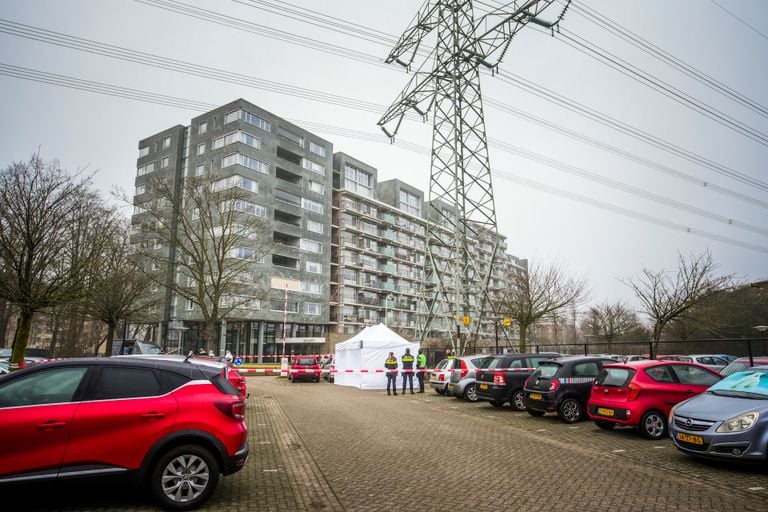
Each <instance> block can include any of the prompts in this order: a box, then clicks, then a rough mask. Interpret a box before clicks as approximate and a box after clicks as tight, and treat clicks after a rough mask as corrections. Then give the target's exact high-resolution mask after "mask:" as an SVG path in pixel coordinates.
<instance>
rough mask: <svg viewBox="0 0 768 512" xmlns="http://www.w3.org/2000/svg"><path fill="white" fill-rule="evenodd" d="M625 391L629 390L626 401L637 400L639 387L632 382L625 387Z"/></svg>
mask: <svg viewBox="0 0 768 512" xmlns="http://www.w3.org/2000/svg"><path fill="white" fill-rule="evenodd" d="M627 389H629V398H628V400H637V395H639V394H640V386H638V385H637V384H635V383H634V382H630V383H629V385H628V386H627Z"/></svg>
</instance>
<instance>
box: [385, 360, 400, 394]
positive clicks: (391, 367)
mask: <svg viewBox="0 0 768 512" xmlns="http://www.w3.org/2000/svg"><path fill="white" fill-rule="evenodd" d="M384 368H386V369H387V394H388V395H389V386H390V385H391V386H392V392H393V393H394V394H395V396H397V359H396V358H395V353H394V352H390V353H389V357H387V359H386V360H384Z"/></svg>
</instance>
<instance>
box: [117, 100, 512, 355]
mask: <svg viewBox="0 0 768 512" xmlns="http://www.w3.org/2000/svg"><path fill="white" fill-rule="evenodd" d="M200 177H206V178H209V179H208V181H207V183H210V185H209V186H210V187H211V189H212V190H213V191H223V190H227V189H229V188H232V187H236V188H237V189H238V190H239V191H241V192H243V193H244V194H245V195H244V196H242V197H241V199H239V200H238V201H234V202H233V204H232V206H231V207H232V208H234V209H236V210H237V212H238V215H242V216H247V217H249V218H258V219H259V220H260V223H261V226H262V227H261V228H260V229H259V230H258V231H257V232H254V233H253V236H252V238H253V239H254V240H255V242H259V243H262V244H263V243H264V242H268V244H269V245H270V249H269V251H267V252H265V253H264V254H257V252H256V251H255V250H254V248H253V247H249V246H247V244H245V245H244V246H242V247H239V246H238V247H233V248H232V250H231V254H230V256H231V258H232V259H231V261H233V262H234V261H237V262H238V265H241V266H242V262H243V260H246V261H247V265H246V266H243V267H242V268H243V271H242V272H240V273H239V274H238V276H239V279H238V284H239V286H238V289H237V291H236V292H233V293H232V294H231V295H228V296H226V297H223V298H222V300H221V303H222V304H224V305H225V306H227V305H229V306H232V305H233V304H235V305H236V307H235V308H234V309H232V310H231V311H230V312H228V313H227V315H226V316H225V317H224V319H223V320H222V321H221V322H220V323H219V325H217V333H216V335H215V339H216V341H215V343H214V344H213V345H214V346H213V347H212V348H213V350H214V351H216V352H218V353H220V352H223V351H224V350H225V349H229V350H231V351H232V352H233V353H237V354H242V355H245V356H251V357H262V358H264V359H263V360H267V361H269V360H270V359H269V357H268V356H274V355H278V354H282V353H283V345H285V352H286V353H295V354H300V353H317V352H320V351H322V349H323V348H326V349H327V348H329V345H328V344H326V343H327V342H328V341H329V340H331V341H338V340H343V339H346V338H347V337H349V336H350V335H352V334H354V333H357V332H358V331H359V330H361V329H362V328H363V327H365V326H366V325H370V324H375V323H380V322H381V323H384V324H386V325H388V326H389V327H391V328H393V329H395V330H397V331H398V332H399V333H400V334H401V335H403V336H405V337H408V338H411V339H418V338H420V337H421V336H422V333H424V332H425V331H426V335H427V337H428V338H432V339H434V340H438V343H442V344H443V346H444V345H446V344H447V343H448V339H449V337H450V334H451V333H453V332H455V328H456V324H457V321H458V320H457V317H456V314H455V312H454V309H456V307H455V304H453V302H455V301H454V298H452V297H451V300H450V301H449V302H445V301H442V302H440V303H438V304H435V305H434V307H433V313H434V314H433V316H432V319H431V321H430V323H429V325H427V318H428V313H429V310H428V307H429V306H430V304H428V303H427V302H426V301H425V300H424V297H425V296H426V297H429V294H428V293H426V294H425V292H426V291H428V290H429V289H430V287H432V286H433V285H434V284H435V276H434V275H432V274H431V273H430V271H429V265H430V261H429V258H428V250H429V249H428V246H429V244H428V240H427V236H428V232H427V216H428V215H430V212H435V211H438V208H439V209H445V208H450V206H448V205H430V204H429V203H428V202H426V201H425V197H424V196H425V193H424V191H422V190H420V189H419V188H416V187H414V186H413V185H410V184H408V183H405V182H403V181H401V180H398V179H390V180H385V181H381V182H380V181H379V180H378V171H377V169H376V168H375V167H373V166H371V165H370V164H367V163H365V162H363V161H360V160H358V159H356V158H354V157H352V156H350V155H347V154H345V153H340V152H339V153H335V154H334V153H333V144H332V143H331V142H330V141H327V140H325V139H323V138H322V137H319V136H317V135H315V134H313V133H311V132H309V131H307V130H304V129H303V128H301V127H299V126H296V125H295V124H293V123H290V122H288V121H286V120H284V119H281V118H280V117H278V116H276V115H274V114H272V113H270V112H267V111H265V110H263V109H261V108H259V107H258V106H256V105H254V104H252V103H249V102H247V101H245V100H243V99H238V100H236V101H233V102H231V103H228V104H227V105H224V106H222V107H219V108H217V109H214V110H212V111H210V112H206V113H205V114H202V115H199V116H197V117H194V118H192V119H191V120H190V121H189V123H188V124H186V125H176V126H173V127H171V128H168V129H166V130H163V131H161V132H159V133H157V134H155V135H152V136H150V137H147V138H145V139H143V140H141V141H140V142H139V158H138V160H137V175H136V180H135V184H136V191H135V196H134V205H135V211H134V215H133V218H132V238H131V241H132V243H134V244H138V245H139V246H141V247H143V248H144V250H146V249H147V247H149V248H151V249H152V250H153V251H156V252H157V253H158V254H161V255H166V256H167V260H168V261H167V263H166V266H165V267H164V268H155V269H154V270H155V271H157V272H159V273H161V274H162V275H163V276H164V281H163V282H165V283H167V284H166V285H165V286H157V287H156V289H155V291H154V294H155V297H156V298H158V299H159V303H160V304H162V306H160V307H157V308H156V309H155V311H154V314H153V317H152V318H151V319H149V320H150V321H151V322H153V323H155V324H156V325H157V328H156V330H155V331H156V332H155V339H156V341H158V342H163V343H164V344H165V345H166V347H169V348H172V349H173V348H178V349H179V350H181V351H186V350H190V349H196V348H198V346H200V336H199V334H200V328H201V327H200V326H201V324H202V321H203V315H202V313H201V310H200V307H199V305H198V304H196V303H194V301H190V300H187V299H185V298H183V297H182V296H181V295H180V294H179V293H177V291H174V285H175V286H176V287H178V284H179V283H181V282H184V280H185V279H186V280H189V279H190V277H189V276H188V275H185V274H184V273H183V272H182V271H180V269H179V267H180V265H179V264H178V262H179V258H183V257H184V255H183V251H180V250H179V248H178V247H174V246H173V244H172V243H168V244H164V243H163V242H162V240H159V239H158V237H157V232H158V229H159V228H158V225H163V224H166V225H171V226H172V229H174V226H175V225H176V224H175V223H178V222H180V221H181V220H185V221H186V222H187V223H190V222H191V223H192V225H194V222H196V221H197V219H199V218H200V212H199V211H197V210H199V208H197V209H196V207H195V204H194V201H192V199H191V198H190V197H187V195H188V194H189V192H188V191H186V189H185V183H187V184H188V183H190V182H193V180H195V179H196V178H200ZM158 179H162V181H163V182H164V183H165V184H166V185H167V187H168V188H169V189H172V190H173V194H174V198H175V199H179V200H178V201H171V203H172V204H173V205H174V206H173V207H169V208H167V210H163V212H164V213H163V215H167V216H168V219H162V220H161V221H158V219H157V217H155V218H153V217H152V216H151V215H149V213H148V212H150V211H151V210H150V209H151V208H153V207H154V208H157V206H158V203H162V202H163V201H164V200H163V199H161V198H158V197H157V194H156V193H155V192H154V191H153V183H157V181H156V180H158ZM166 202H167V201H166ZM165 206H168V205H165ZM430 220H431V221H432V222H433V223H437V222H439V219H437V218H431V219H430ZM436 229H444V230H446V236H449V233H447V227H440V226H439V224H438V225H437V227H436ZM475 232H476V233H477V236H476V237H475V239H472V240H470V241H469V248H470V251H471V254H472V257H473V258H474V259H475V260H476V261H478V262H480V266H479V268H480V270H481V271H482V272H484V271H485V270H487V269H488V268H489V266H490V265H491V260H492V257H493V254H494V250H495V254H496V257H497V260H496V265H495V266H494V269H492V273H491V279H490V283H489V287H490V288H491V289H498V288H499V287H500V286H501V285H502V284H503V276H504V275H505V272H507V271H509V269H510V268H518V269H522V268H525V263H526V262H525V260H519V259H517V258H515V257H514V256H510V255H506V239H505V237H503V236H500V235H497V234H495V233H489V232H487V231H484V230H483V229H481V228H480V227H478V228H477V229H476V230H475ZM256 239H258V240H256ZM432 249H433V254H434V256H435V258H437V260H438V261H439V265H440V266H441V267H445V268H450V265H448V260H449V259H450V254H449V253H448V251H447V250H446V249H445V248H437V247H434V246H433V248H432ZM152 264H153V265H156V263H152ZM443 277H444V282H451V280H453V279H454V278H455V276H454V275H453V271H448V273H447V275H445V276H443ZM193 284H194V283H190V285H193ZM470 300H472V301H480V300H481V298H480V297H472V298H471V299H470ZM228 301H231V302H228ZM474 305H475V306H477V307H478V308H482V309H483V311H484V313H483V319H482V324H481V325H479V326H473V328H472V329H471V330H472V332H474V331H476V330H479V333H480V340H481V343H480V345H481V346H491V345H492V343H493V337H494V333H495V330H496V327H498V325H497V323H498V321H499V318H498V315H496V314H495V313H494V312H493V309H492V306H493V305H492V304H487V303H474ZM475 320H476V319H473V321H475ZM465 335H466V334H465Z"/></svg>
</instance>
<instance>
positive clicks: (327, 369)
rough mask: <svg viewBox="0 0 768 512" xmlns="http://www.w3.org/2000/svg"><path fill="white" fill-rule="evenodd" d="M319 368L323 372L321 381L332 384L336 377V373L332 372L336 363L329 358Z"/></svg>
mask: <svg viewBox="0 0 768 512" xmlns="http://www.w3.org/2000/svg"><path fill="white" fill-rule="evenodd" d="M321 366H322V370H323V379H325V380H327V381H328V382H330V383H331V384H333V381H334V377H335V375H336V373H335V372H334V370H335V369H336V363H335V361H334V358H333V357H330V358H329V359H327V360H326V361H325V362H324V363H323V364H322V365H321Z"/></svg>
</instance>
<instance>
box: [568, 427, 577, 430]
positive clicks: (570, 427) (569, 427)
mask: <svg viewBox="0 0 768 512" xmlns="http://www.w3.org/2000/svg"><path fill="white" fill-rule="evenodd" d="M568 428H572V429H574V430H576V429H577V428H579V427H568Z"/></svg>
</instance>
